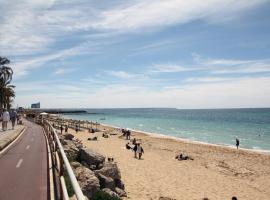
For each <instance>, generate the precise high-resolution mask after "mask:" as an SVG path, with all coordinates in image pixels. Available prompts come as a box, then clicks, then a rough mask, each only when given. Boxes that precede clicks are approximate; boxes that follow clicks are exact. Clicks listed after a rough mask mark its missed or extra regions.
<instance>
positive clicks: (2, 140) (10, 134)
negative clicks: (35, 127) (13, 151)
mask: <svg viewBox="0 0 270 200" xmlns="http://www.w3.org/2000/svg"><path fill="white" fill-rule="evenodd" d="M23 128H24V126H22V125H16V126H15V128H14V130H12V128H11V123H8V130H7V131H2V124H1V123H0V151H1V150H2V149H3V148H4V147H6V146H7V145H8V144H9V143H10V142H11V141H13V140H14V139H15V138H16V137H17V136H18V135H19V134H20V132H21V131H22V130H23ZM0 200H1V199H0Z"/></svg>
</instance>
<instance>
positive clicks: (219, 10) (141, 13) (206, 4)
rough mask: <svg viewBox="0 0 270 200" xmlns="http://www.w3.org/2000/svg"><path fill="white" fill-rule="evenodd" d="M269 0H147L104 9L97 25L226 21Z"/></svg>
mask: <svg viewBox="0 0 270 200" xmlns="http://www.w3.org/2000/svg"><path fill="white" fill-rule="evenodd" d="M264 2H266V0H253V1H246V0H237V1H235V0H227V1H223V0H206V1H201V0H189V1H183V0H166V1H163V0H155V1H152V0H143V1H135V2H134V3H133V4H130V3H128V4H127V5H126V6H125V5H124V6H123V5H122V6H119V8H114V9H111V10H106V11H103V12H102V14H101V16H102V20H100V21H97V22H96V23H95V25H94V27H96V28H104V29H116V30H123V31H127V30H137V29H142V28H149V27H163V26H168V25H174V24H184V23H188V22H190V21H193V20H198V19H204V20H208V21H212V22H213V21H224V20H225V19H228V18H230V19H231V18H233V17H237V16H239V15H240V14H241V12H243V11H246V10H247V9H250V8H253V7H255V6H257V5H261V4H262V3H264Z"/></svg>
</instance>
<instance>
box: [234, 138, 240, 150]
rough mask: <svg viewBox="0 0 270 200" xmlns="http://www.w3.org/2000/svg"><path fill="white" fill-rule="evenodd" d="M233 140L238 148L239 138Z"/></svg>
mask: <svg viewBox="0 0 270 200" xmlns="http://www.w3.org/2000/svg"><path fill="white" fill-rule="evenodd" d="M235 142H236V144H235V145H236V148H237V149H238V147H239V144H240V141H239V139H238V138H236V139H235Z"/></svg>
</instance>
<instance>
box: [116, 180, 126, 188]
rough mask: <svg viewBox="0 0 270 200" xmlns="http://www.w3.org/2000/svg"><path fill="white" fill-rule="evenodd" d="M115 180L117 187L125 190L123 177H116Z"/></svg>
mask: <svg viewBox="0 0 270 200" xmlns="http://www.w3.org/2000/svg"><path fill="white" fill-rule="evenodd" d="M114 182H115V186H116V187H118V188H120V189H122V190H125V184H124V183H123V182H122V181H121V179H115V180H114Z"/></svg>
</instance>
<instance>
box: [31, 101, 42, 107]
mask: <svg viewBox="0 0 270 200" xmlns="http://www.w3.org/2000/svg"><path fill="white" fill-rule="evenodd" d="M31 108H40V102H38V103H33V104H31Z"/></svg>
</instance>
